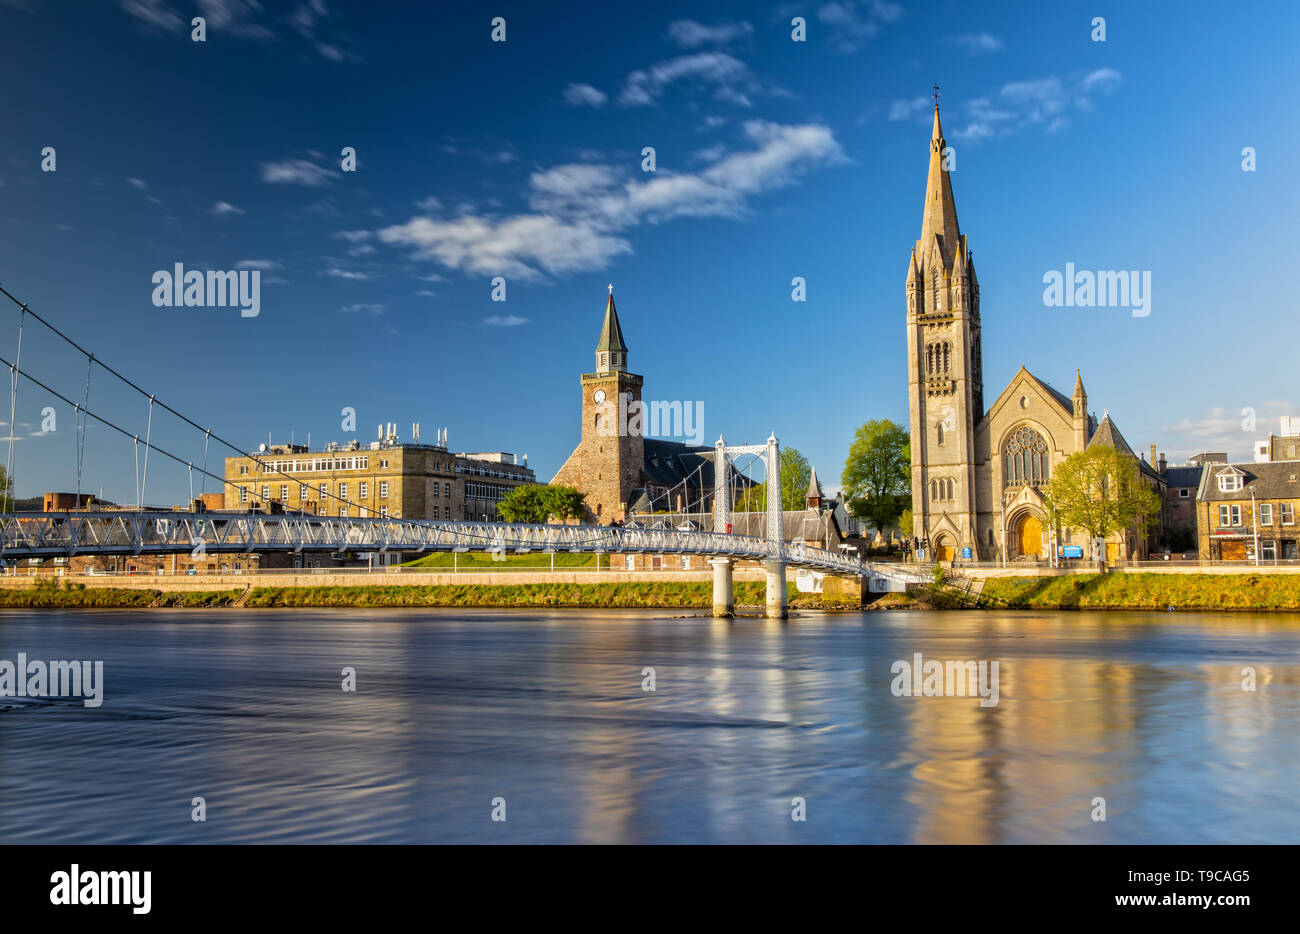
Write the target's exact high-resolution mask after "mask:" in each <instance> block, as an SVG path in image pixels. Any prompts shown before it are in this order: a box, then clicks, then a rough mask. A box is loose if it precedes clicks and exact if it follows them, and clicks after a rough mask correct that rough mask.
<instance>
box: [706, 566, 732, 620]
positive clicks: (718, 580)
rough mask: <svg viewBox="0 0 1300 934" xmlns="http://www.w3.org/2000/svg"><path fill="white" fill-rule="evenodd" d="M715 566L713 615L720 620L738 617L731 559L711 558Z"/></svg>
mask: <svg viewBox="0 0 1300 934" xmlns="http://www.w3.org/2000/svg"><path fill="white" fill-rule="evenodd" d="M709 564H711V565H713V615H714V616H715V617H717V618H719V619H722V618H730V617H732V616H735V615H736V597H735V593H734V591H733V589H732V586H731V559H730V558H710V559H709Z"/></svg>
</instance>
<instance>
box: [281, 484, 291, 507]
mask: <svg viewBox="0 0 1300 934" xmlns="http://www.w3.org/2000/svg"><path fill="white" fill-rule="evenodd" d="M288 501H289V484H287V483H281V484H280V502H282V503H285V502H288Z"/></svg>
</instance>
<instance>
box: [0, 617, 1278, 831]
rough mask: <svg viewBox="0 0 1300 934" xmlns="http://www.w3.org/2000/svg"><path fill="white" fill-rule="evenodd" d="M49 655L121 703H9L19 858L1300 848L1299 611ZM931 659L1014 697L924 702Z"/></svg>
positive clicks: (0, 723)
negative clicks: (926, 662)
mask: <svg viewBox="0 0 1300 934" xmlns="http://www.w3.org/2000/svg"><path fill="white" fill-rule="evenodd" d="M20 651H22V652H26V653H27V654H28V655H29V657H32V658H37V657H40V658H45V659H59V658H69V659H71V658H90V659H103V660H104V662H105V701H104V705H103V707H101V708H99V709H97V710H91V709H85V708H83V707H82V706H81V705H80V704H79V703H75V702H72V701H69V700H38V699H31V698H3V699H0V842H5V843H20V842H105V843H107V842H166V843H181V842H253V841H256V842H271V841H287V842H342V841H365V842H398V841H411V842H430V841H449V842H472V841H500V842H550V841H561V842H564V841H573V842H593V843H659V842H742V843H743V842H888V843H904V842H916V843H1022V842H1087V843H1130V842H1283V841H1287V842H1290V841H1293V840H1294V839H1296V837H1297V835H1300V806H1298V804H1297V801H1296V795H1295V792H1294V786H1295V783H1294V775H1295V771H1296V767H1297V765H1300V729H1298V726H1300V616H1295V615H1267V616H1265V615H1243V614H1239V615H1229V614H1203V615H1198V614H1178V615H1171V614H1141V613H1112V614H1087V613H1069V614H1041V613H1037V614H1013V613H1007V614H990V613H919V612H910V613H878V614H870V613H864V614H860V615H830V616H816V615H808V616H802V617H797V618H795V619H793V620H790V621H788V622H774V621H767V620H758V619H741V620H717V621H715V620H711V619H699V618H695V619H673V618H668V617H667V616H665V615H664V614H662V613H660V614H655V613H648V612H630V611H629V612H615V611H584V612H545V613H539V614H525V613H502V612H490V611H468V612H466V611H460V612H451V611H448V612H441V611H411V612H400V613H393V612H370V611H332V612H318V611H270V612H265V613H247V614H241V615H239V616H236V615H234V614H232V613H227V612H211V613H207V612H194V611H183V612H167V611H149V612H114V613H111V614H110V613H106V614H103V615H102V616H98V617H94V616H90V615H87V614H72V613H57V612H55V613H47V614H40V615H33V614H23V613H16V612H6V613H4V614H2V615H0V658H7V659H10V660H13V659H15V658H16V656H17V653H18V652H20ZM916 652H920V653H922V654H923V656H924V657H925V658H927V659H939V660H967V659H971V660H980V659H984V660H997V661H998V662H999V669H1000V685H999V695H1000V702H999V704H998V705H997V706H996V707H993V708H984V707H981V706H980V705H979V701H978V698H975V697H895V696H893V695H892V694H891V692H890V684H891V681H892V680H893V675H892V674H891V671H890V666H891V665H892V664H893V662H894V661H895V660H897V659H911V658H912V656H913V654H914V653H916ZM345 666H352V667H355V668H356V670H357V681H358V691H357V692H356V693H355V694H348V693H344V692H343V691H342V690H341V689H340V681H341V677H342V676H341V669H342V668H343V667H345ZM647 666H649V667H653V668H654V669H655V679H656V687H657V690H656V691H655V692H653V693H647V692H645V691H643V690H642V687H641V684H642V678H643V675H642V671H643V669H644V668H646V667H647ZM1247 666H1250V667H1252V668H1253V669H1254V670H1255V673H1256V679H1257V690H1256V691H1254V692H1246V691H1243V690H1242V687H1241V685H1242V676H1243V675H1242V670H1243V668H1245V667H1247ZM195 795H202V796H204V797H205V798H206V799H207V802H208V821H207V822H206V823H204V824H196V823H194V822H192V821H190V819H189V814H190V800H191V798H192V797H193V796H195ZM498 795H500V796H502V797H504V798H505V799H506V801H507V815H508V820H507V821H506V822H505V823H495V822H493V821H492V820H491V819H490V813H491V800H492V798H493V797H495V796H498ZM796 797H798V798H802V799H804V801H805V802H806V808H807V817H808V819H807V821H806V822H803V823H796V822H793V821H791V820H790V814H791V807H792V804H791V802H792V799H794V798H796ZM1098 797H1101V798H1104V799H1105V801H1106V810H1107V820H1106V822H1104V823H1098V822H1094V821H1093V820H1091V819H1090V813H1091V812H1092V810H1093V805H1092V801H1093V799H1095V798H1098Z"/></svg>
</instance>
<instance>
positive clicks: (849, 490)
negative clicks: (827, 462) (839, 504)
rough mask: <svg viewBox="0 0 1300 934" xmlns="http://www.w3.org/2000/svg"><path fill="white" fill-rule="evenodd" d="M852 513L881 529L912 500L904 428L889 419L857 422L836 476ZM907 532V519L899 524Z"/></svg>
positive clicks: (910, 459)
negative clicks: (903, 524) (902, 523)
mask: <svg viewBox="0 0 1300 934" xmlns="http://www.w3.org/2000/svg"><path fill="white" fill-rule="evenodd" d="M840 483H841V484H842V486H843V488H844V497H845V499H846V500H847V501H848V503H849V507H850V508H851V509H852V510H853V514H854V515H855V516H857V517H859V518H860V519H862V520H863V521H864V522H865V523H866V524H867V525H868V526H870V527H871V528H875V529H879V530H881V531H884V530H885V529H887V528H889V527H890V526H891V525H893V524H894V523H895V522H898V520H899V517H900V516H901V515H902V513H903V510H904V509H907V508H908V507H909V506H910V505H911V502H912V454H911V443H910V438H909V437H908V433H907V430H906V429H905V428H903V427H902V426H901V425H897V424H895V423H894V422H891V421H889V419H879V420H876V421H870V422H867V423H866V424H864V425H861V426H859V428H858V430H857V431H856V432H855V433H854V435H853V443H852V444H851V445H849V456H848V458H847V459H846V460H845V461H844V473H843V474H842V475H841V477H840ZM903 534H904V535H911V534H912V529H911V526H910V523H909V525H908V526H907V527H905V528H903Z"/></svg>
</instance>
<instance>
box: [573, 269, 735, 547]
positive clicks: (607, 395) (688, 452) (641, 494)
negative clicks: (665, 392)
mask: <svg viewBox="0 0 1300 934" xmlns="http://www.w3.org/2000/svg"><path fill="white" fill-rule="evenodd" d="M578 382H579V385H580V388H581V391H582V433H581V435H580V436H579V441H578V446H577V447H576V448H575V449H574V451H573V453H572V454H570V455H569V457H568V459H567V460H566V461H565V462H564V464H563V465H562V466H561V467H560V469H559V471H558V472H557V473H556V474H555V477H554V478H553V479H552V480H551V483H553V484H559V485H562V486H571V487H574V488H575V489H578V490H581V491H582V492H583V493H585V494H586V496H587V498H586V505H587V510H588V511H587V515H586V517H585V518H586V521H588V522H598V523H602V524H608V523H610V522H613V521H620V520H623V519H626V518H628V516H629V515H631V514H633V513H637V514H643V515H645V514H650V513H668V512H681V511H683V510H684V509H690V510H691V511H693V512H696V513H699V514H700V518H699V521H701V522H704V521H707V514H708V513H709V512H710V510H712V508H713V458H714V450H713V448H707V447H699V446H697V445H693V444H685V443H682V442H679V441H669V440H666V439H663V438H647V437H645V436H644V432H643V431H642V430H639V429H638V425H641V424H643V420H642V419H640V418H639V417H637V416H636V415H635V414H630V413H634V412H635V409H634V405H636V404H639V403H641V401H642V399H641V389H642V386H643V384H644V379H643V377H641V376H639V375H637V374H636V373H631V372H629V371H628V350H627V344H626V342H625V341H624V340H623V328H622V326H621V325H620V323H619V320H618V310H617V309H616V308H615V307H614V290H613V287H611V288H610V295H609V300H608V301H607V302H606V304H605V319H604V322H603V324H602V325H601V331H600V340H599V341H598V342H597V344H596V370H595V372H594V373H584V374H582V375H581V376H580V377H579V379H578ZM743 482H744V481H743V478H741V479H739V480H737V484H743Z"/></svg>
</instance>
